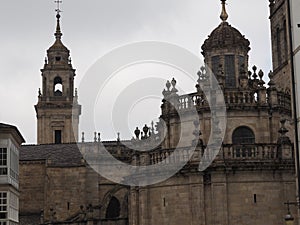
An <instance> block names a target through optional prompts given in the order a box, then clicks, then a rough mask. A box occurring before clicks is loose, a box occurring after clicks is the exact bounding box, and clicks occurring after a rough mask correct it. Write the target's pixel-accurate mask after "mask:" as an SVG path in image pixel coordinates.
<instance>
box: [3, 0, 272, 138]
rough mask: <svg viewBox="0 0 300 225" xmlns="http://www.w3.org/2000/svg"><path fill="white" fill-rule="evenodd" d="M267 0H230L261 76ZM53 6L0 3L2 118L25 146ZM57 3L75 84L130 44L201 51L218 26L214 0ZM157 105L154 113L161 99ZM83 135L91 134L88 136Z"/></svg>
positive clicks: (32, 0)
mask: <svg viewBox="0 0 300 225" xmlns="http://www.w3.org/2000/svg"><path fill="white" fill-rule="evenodd" d="M268 2H269V1H267V0H263V1H262V0H252V1H247V0H238V1H237V0H235V1H233V0H229V1H228V4H227V11H228V14H229V19H228V21H229V23H230V24H231V25H232V26H234V27H236V28H237V29H239V30H240V31H241V33H242V34H244V35H245V36H246V38H248V39H249V40H250V42H251V51H250V65H251V67H252V65H253V64H255V65H257V66H258V67H259V68H262V69H263V71H264V72H265V73H268V71H269V70H270V69H271V65H272V63H271V50H270V31H269V20H268V16H269V11H268ZM55 7H56V5H55V3H54V0H53V1H52V0H47V1H46V0H26V1H20V0H9V1H5V2H2V4H1V9H2V10H1V14H0V21H1V36H0V43H1V44H0V46H1V48H0V77H1V82H0V102H1V103H2V104H1V110H0V121H1V122H4V123H9V124H14V125H16V126H17V127H18V128H19V129H20V131H21V132H22V134H23V136H24V137H25V139H26V142H27V143H36V118H35V111H34V105H35V104H36V103H37V93H38V88H39V87H41V76H40V69H41V68H42V66H43V64H44V58H45V55H46V50H47V49H48V48H49V47H50V46H51V45H52V44H53V42H54V36H53V33H54V31H55V23H56V20H55V11H54V10H55ZM61 8H62V11H63V12H62V22H61V23H62V24H61V28H62V32H63V42H64V44H65V45H66V46H67V47H68V48H69V49H70V50H71V56H72V59H73V67H74V68H76V70H77V72H76V74H77V76H76V82H75V84H76V85H78V84H79V82H80V80H81V79H82V77H83V76H84V75H85V73H86V71H87V70H88V68H89V67H90V66H91V65H93V63H94V62H96V61H97V60H98V59H99V58H100V57H101V56H103V55H104V54H105V53H107V52H109V51H110V50H111V49H114V48H116V47H118V46H122V45H125V44H128V43H132V42H137V41H145V40H156V41H164V42H168V43H172V44H176V45H179V46H181V47H183V48H185V49H187V50H189V51H191V52H193V53H194V54H196V55H200V46H201V45H202V44H203V42H204V40H205V39H206V38H207V36H208V35H209V34H210V32H211V31H212V30H213V29H214V28H215V27H216V26H218V24H219V23H220V19H219V15H220V8H221V5H220V1H219V0H186V1H183V0H151V1H150V0H148V1H146V0H107V1H104V0H84V1H79V0H64V1H63V4H62V5H61ZM170 76H172V75H170ZM170 78H171V77H170ZM192 88H193V87H192ZM79 100H80V93H79ZM158 102H159V101H158ZM82 107H83V113H84V105H83V106H82ZM155 108H156V110H157V113H159V104H158V105H157V106H155ZM158 116H159V115H150V117H158ZM146 122H147V123H148V122H149V121H145V122H143V123H146ZM81 123H84V121H81ZM99 123H100V124H101V119H100V121H99ZM141 125H142V124H141ZM132 126H133V127H134V126H136V124H134V122H133V124H132ZM100 127H101V125H100ZM99 129H101V133H103V136H104V137H105V138H108V139H113V138H114V137H115V136H114V134H111V133H110V132H109V131H107V134H106V135H105V133H106V130H105V129H106V128H105V127H103V128H99ZM85 131H86V130H85ZM86 132H91V131H86ZM86 136H87V139H90V140H91V139H92V134H91V133H89V134H86ZM126 138H127V137H126Z"/></svg>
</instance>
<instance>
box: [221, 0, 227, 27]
mask: <svg viewBox="0 0 300 225" xmlns="http://www.w3.org/2000/svg"><path fill="white" fill-rule="evenodd" d="M221 2H222V13H221V16H220V18H221V20H222V21H223V22H226V20H227V19H228V14H227V12H226V6H225V5H226V0H221Z"/></svg>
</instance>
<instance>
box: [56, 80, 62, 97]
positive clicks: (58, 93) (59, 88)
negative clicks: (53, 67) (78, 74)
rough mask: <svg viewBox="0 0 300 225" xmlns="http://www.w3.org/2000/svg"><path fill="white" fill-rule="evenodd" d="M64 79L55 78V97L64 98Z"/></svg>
mask: <svg viewBox="0 0 300 225" xmlns="http://www.w3.org/2000/svg"><path fill="white" fill-rule="evenodd" d="M62 89H63V87H62V79H61V78H60V77H55V78H54V96H62V92H63V90H62Z"/></svg>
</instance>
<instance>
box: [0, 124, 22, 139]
mask: <svg viewBox="0 0 300 225" xmlns="http://www.w3.org/2000/svg"><path fill="white" fill-rule="evenodd" d="M1 130H13V131H15V132H16V134H17V136H18V139H20V143H22V142H25V139H24V138H23V136H22V134H21V133H20V131H19V130H18V128H17V127H16V126H13V125H9V124H5V123H0V131H1Z"/></svg>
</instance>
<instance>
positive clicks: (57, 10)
mask: <svg viewBox="0 0 300 225" xmlns="http://www.w3.org/2000/svg"><path fill="white" fill-rule="evenodd" d="M54 2H55V3H56V4H57V9H55V12H57V14H59V13H60V12H62V11H61V10H60V8H59V7H60V4H61V3H62V1H61V0H55V1H54Z"/></svg>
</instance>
